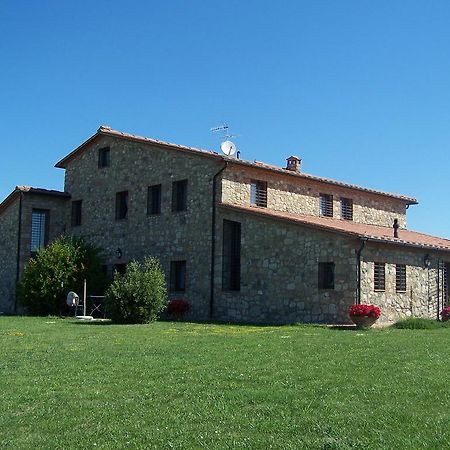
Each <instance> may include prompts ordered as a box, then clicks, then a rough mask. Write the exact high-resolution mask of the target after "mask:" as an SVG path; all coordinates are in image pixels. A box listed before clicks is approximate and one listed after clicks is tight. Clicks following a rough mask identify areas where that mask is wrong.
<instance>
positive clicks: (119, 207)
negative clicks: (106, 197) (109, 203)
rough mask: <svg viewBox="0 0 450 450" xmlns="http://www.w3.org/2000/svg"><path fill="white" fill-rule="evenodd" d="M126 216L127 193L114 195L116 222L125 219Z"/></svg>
mask: <svg viewBox="0 0 450 450" xmlns="http://www.w3.org/2000/svg"><path fill="white" fill-rule="evenodd" d="M127 215H128V191H122V192H117V194H116V220H121V219H126V218H127Z"/></svg>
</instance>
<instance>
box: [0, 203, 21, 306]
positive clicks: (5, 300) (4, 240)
mask: <svg viewBox="0 0 450 450" xmlns="http://www.w3.org/2000/svg"><path fill="white" fill-rule="evenodd" d="M18 232H19V200H18V198H17V200H16V201H14V202H13V203H12V204H10V205H9V206H8V207H7V208H6V209H5V210H4V211H3V212H2V213H1V214H0V261H1V264H0V313H5V314H12V313H13V312H14V304H15V285H16V274H17V243H18Z"/></svg>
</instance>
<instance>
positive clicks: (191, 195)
mask: <svg viewBox="0 0 450 450" xmlns="http://www.w3.org/2000/svg"><path fill="white" fill-rule="evenodd" d="M105 148H108V149H109V151H108V164H99V158H100V156H101V153H102V150H101V149H105ZM99 166H100V167H99ZM57 167H61V168H64V169H65V170H66V172H65V184H64V193H50V192H48V191H47V192H43V190H39V189H37V190H28V191H27V192H23V193H22V194H21V196H22V208H21V210H22V212H21V214H19V209H20V208H19V198H20V197H19V196H18V195H17V196H16V197H17V198H15V200H14V201H12V202H10V201H8V202H7V201H6V200H5V202H3V203H2V204H0V238H1V239H2V241H1V242H2V245H1V247H0V256H1V257H2V261H3V264H2V267H1V270H0V294H1V297H0V311H4V312H14V304H15V300H14V286H15V283H16V278H17V267H18V266H17V256H18V255H19V256H20V258H19V276H20V274H21V272H22V270H23V267H24V265H25V264H26V261H27V260H28V258H29V257H30V236H31V214H32V210H33V208H37V209H46V210H49V211H50V229H49V239H50V240H53V239H54V238H55V237H56V236H58V235H59V234H62V233H68V234H73V235H81V236H84V237H85V238H86V239H87V240H88V241H90V242H91V243H92V244H94V245H96V246H98V247H101V248H102V249H103V259H104V264H105V265H106V267H107V270H108V271H109V273H110V274H111V275H112V274H113V272H114V270H115V269H118V268H119V267H123V265H125V264H126V263H128V262H129V261H131V260H134V259H137V260H142V259H143V258H144V257H146V256H156V257H158V258H159V259H160V260H161V264H162V267H163V269H164V272H165V273H166V276H167V284H168V286H169V287H171V288H172V289H171V292H170V297H171V298H180V297H181V298H184V299H186V300H187V301H189V302H190V303H191V304H192V310H191V313H190V315H189V317H188V318H189V319H196V320H211V319H212V320H221V321H233V322H252V323H277V324H281V323H292V322H322V323H348V322H349V318H348V316H347V311H348V307H349V306H350V305H351V304H353V303H355V302H357V301H358V299H359V296H358V293H360V299H361V302H362V303H375V304H378V305H379V306H381V308H382V310H383V316H382V317H383V320H384V321H386V322H389V321H393V320H396V319H398V318H401V317H406V316H410V315H420V316H427V317H435V316H436V313H437V312H438V309H439V305H441V306H442V304H444V303H445V301H447V300H446V299H445V298H444V297H445V295H447V294H448V285H446V286H443V281H442V280H443V278H444V272H445V271H446V272H448V271H449V270H450V269H449V267H450V241H446V242H444V240H440V241H439V242H437V241H436V242H434V241H433V242H434V244H433V245H431V247H430V245H429V244H428V243H427V242H428V241H427V239H426V238H425V237H421V238H420V237H417V239H419V240H420V239H422V241H423V242H417V243H414V242H409V243H408V242H405V241H401V240H397V241H396V240H395V239H392V233H393V230H392V225H393V222H394V219H397V220H398V222H399V225H400V228H402V229H404V228H405V227H406V206H407V205H408V204H410V203H414V199H410V198H408V197H401V196H396V195H391V194H383V193H376V192H373V191H368V190H365V189H364V188H359V187H356V186H353V187H352V186H351V185H346V186H343V185H342V184H339V183H337V182H336V183H333V182H330V180H328V181H327V180H321V179H319V178H317V177H311V176H306V175H305V176H302V175H300V176H298V175H297V176H296V175H295V174H291V173H288V172H287V171H283V170H281V169H277V170H273V169H270V168H269V167H268V166H266V167H265V168H264V167H261V166H259V165H258V164H257V163H250V162H243V161H238V160H235V159H233V158H229V157H224V156H220V155H218V154H215V153H213V152H204V151H199V150H196V149H191V148H188V147H182V146H177V145H173V144H168V143H163V142H161V141H154V140H151V139H146V138H139V137H135V136H132V135H126V134H124V133H120V132H115V131H112V130H110V129H109V128H100V129H99V131H98V132H97V133H96V134H95V135H94V136H93V137H91V138H90V139H88V140H87V141H86V142H85V143H84V144H82V145H81V146H80V147H79V148H78V149H76V150H75V151H74V152H72V153H71V154H69V155H68V156H67V157H66V158H64V159H63V160H62V161H60V162H59V163H58V164H57ZM183 180H186V181H185V187H186V189H187V190H186V191H185V192H186V208H182V209H183V210H181V211H176V210H174V208H173V205H174V201H175V200H176V198H177V196H176V195H175V193H176V192H177V191H176V190H174V189H175V183H177V182H182V181H183ZM252 180H258V181H264V182H266V183H267V206H266V207H251V182H252ZM152 186H160V187H158V191H159V190H160V193H161V196H160V200H161V201H160V211H158V212H157V213H151V211H149V210H148V199H149V190H148V189H149V187H152ZM214 187H216V189H214ZM121 192H122V193H123V192H126V193H127V194H126V196H125V197H124V198H125V200H123V199H122V200H123V202H124V205H125V206H126V208H125V209H126V214H125V217H123V218H118V217H117V215H116V212H117V207H118V206H117V205H118V203H117V202H118V198H120V195H119V196H118V193H121ZM214 192H216V194H214ZM320 194H329V195H332V196H333V204H332V209H333V217H334V219H329V218H322V217H320V213H319V211H320V206H319V205H320V200H319V196H320ZM214 195H216V196H215V197H214ZM8 198H9V197H8ZM214 198H215V203H214V202H213V199H214ZM342 198H345V199H351V200H352V201H353V220H351V221H349V220H340V219H341V211H340V201H341V199H342ZM74 202H78V203H77V204H78V206H79V205H80V204H81V211H80V212H81V215H80V216H79V217H78V219H81V223H77V222H78V221H73V220H72V219H73V217H72V206H73V204H74ZM80 202H81V203H80ZM6 203H7V205H6ZM119 203H120V202H119ZM213 203H214V207H213ZM5 205H6V206H5ZM275 213H276V214H275ZM283 215H284V216H283ZM19 216H20V217H21V220H20V219H19ZM297 216H298V217H300V218H302V220H296V219H295V218H296V217H297ZM308 217H309V218H313V219H314V220H312V219H310V220H309V222H308V220H306V219H307V218H308ZM305 218H306V219H305ZM224 220H226V221H231V222H232V223H234V224H239V230H240V231H239V240H237V241H236V242H234V244H233V245H234V246H235V247H236V246H238V247H239V252H238V253H239V270H238V273H237V272H236V273H234V275H233V276H235V277H238V279H239V283H238V284H239V289H235V290H230V289H229V288H228V287H226V286H225V284H223V283H222V281H223V280H222V276H223V273H224V271H225V267H226V264H225V262H224V261H225V258H226V256H225V248H228V247H226V246H228V245H229V242H228V241H227V243H225V244H224V242H225V240H226V239H228V238H227V237H226V236H225V233H224V228H223V227H224ZM330 221H332V222H333V223H331V222H330ZM19 223H20V227H19ZM213 223H215V226H214V230H213ZM227 223H229V222H227ZM364 224H369V225H372V226H377V227H378V228H377V229H376V230H374V228H373V227H372V228H371V231H370V233H373V232H375V231H377V230H378V231H379V240H378V241H376V239H374V238H373V236H372V234H370V235H367V236H366V234H367V233H366V231H365V230H364V227H361V226H359V227H358V225H364ZM344 225H345V226H344ZM19 229H20V232H21V238H20V240H19V236H18V232H19ZM386 230H389V233H388V237H386V236H385V235H384V234H385V233H386ZM365 233H366V234H365ZM404 233H406V231H405V232H404ZM404 233H403V232H402V233H400V234H401V235H402V236H403V235H404ZM389 236H390V237H389ZM421 236H423V235H421ZM389 239H390V242H385V241H386V240H388V241H389ZM436 239H438V238H436ZM365 241H369V242H367V244H366V245H364V246H363V247H364V248H362V243H363V242H365ZM19 242H20V250H19V251H18V247H17V245H18V243H19ZM439 246H441V247H443V249H442V250H438V249H437V247H439ZM235 250H236V249H235ZM358 251H361V253H360V254H359V253H358ZM236 254H237V253H236ZM213 255H214V256H213ZM426 255H428V256H429V257H430V258H431V261H432V265H431V267H425V266H424V263H423V261H424V257H425V256H426ZM212 257H213V260H212V259H211V258H212ZM178 262H185V263H183V264H185V286H184V288H174V286H173V285H172V283H171V276H170V274H171V271H172V270H173V266H174V263H175V264H177V263H178ZM375 262H377V263H384V264H385V269H386V272H385V278H386V284H385V289H384V290H383V291H376V290H375V286H374V273H373V272H374V263H375ZM397 264H404V265H405V266H406V280H407V289H406V292H397V290H396V276H395V268H396V265H397ZM324 266H327V267H328V268H330V267H332V277H333V280H332V281H333V283H332V286H331V287H330V286H328V285H327V286H324V285H321V283H322V282H321V281H320V279H321V275H320V274H321V273H322V272H321V270H323V268H324ZM443 268H444V269H445V270H444V269H443ZM440 271H441V272H440ZM439 277H440V278H439ZM439 280H441V281H439ZM359 287H360V289H359ZM88 290H89V287H88ZM444 291H445V292H444Z"/></svg>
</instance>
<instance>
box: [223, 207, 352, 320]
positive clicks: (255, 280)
mask: <svg viewBox="0 0 450 450" xmlns="http://www.w3.org/2000/svg"><path fill="white" fill-rule="evenodd" d="M224 219H226V220H232V221H236V222H239V223H240V224H241V271H240V278H241V285H240V290H239V291H224V290H223V289H222V264H223V241H222V237H223V230H222V228H223V220H224ZM217 228H218V230H217V234H218V239H217V253H216V259H215V300H214V317H215V318H216V319H219V320H224V321H236V322H253V323H294V322H311V323H315V322H322V323H348V322H349V319H348V316H347V311H348V307H349V306H350V305H351V304H352V303H354V302H355V298H356V297H355V296H356V253H355V249H356V247H357V242H356V241H354V240H351V239H348V238H346V237H343V236H340V235H337V234H331V233H325V232H321V231H317V230H314V229H311V228H306V227H301V226H298V225H295V224H289V223H287V222H282V221H276V220H271V219H267V218H263V217H260V216H255V215H251V214H246V213H240V212H234V211H230V210H227V209H226V208H220V214H219V216H218V222H217ZM319 262H334V263H335V279H334V289H319V287H318V270H319V269H318V267H319Z"/></svg>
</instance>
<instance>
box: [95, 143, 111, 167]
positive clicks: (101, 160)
mask: <svg viewBox="0 0 450 450" xmlns="http://www.w3.org/2000/svg"><path fill="white" fill-rule="evenodd" d="M110 165H111V147H109V146H107V147H102V148H99V149H98V168H99V169H103V168H105V167H109V166H110Z"/></svg>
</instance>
